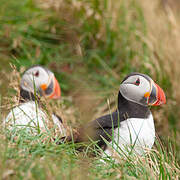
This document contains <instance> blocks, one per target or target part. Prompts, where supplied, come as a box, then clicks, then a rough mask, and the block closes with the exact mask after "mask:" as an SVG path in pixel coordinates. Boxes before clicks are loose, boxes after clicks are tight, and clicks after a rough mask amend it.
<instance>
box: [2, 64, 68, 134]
mask: <svg viewBox="0 0 180 180" xmlns="http://www.w3.org/2000/svg"><path fill="white" fill-rule="evenodd" d="M41 96H44V97H46V98H50V99H59V98H60V96H61V89H60V86H59V83H58V81H57V80H56V78H55V76H54V74H53V73H52V72H51V71H50V70H49V69H47V68H45V67H42V66H39V65H36V66H32V67H30V68H29V69H27V70H26V71H25V72H24V74H23V75H22V79H21V81H20V105H19V106H16V107H15V108H13V109H11V111H10V113H9V114H8V115H7V117H6V119H5V126H6V128H7V129H9V130H10V131H16V130H19V129H25V130H26V131H27V132H30V133H33V134H34V133H35V134H36V133H37V132H40V131H41V130H45V129H47V126H48V125H47V124H48V121H50V119H49V117H48V116H47V114H46V113H45V112H44V111H43V110H42V108H41V103H40V98H41ZM51 118H52V121H53V124H54V125H55V126H57V127H58V129H59V131H60V133H61V134H62V135H64V134H65V130H64V127H63V125H62V120H61V118H60V117H58V116H56V115H55V114H52V115H51Z"/></svg>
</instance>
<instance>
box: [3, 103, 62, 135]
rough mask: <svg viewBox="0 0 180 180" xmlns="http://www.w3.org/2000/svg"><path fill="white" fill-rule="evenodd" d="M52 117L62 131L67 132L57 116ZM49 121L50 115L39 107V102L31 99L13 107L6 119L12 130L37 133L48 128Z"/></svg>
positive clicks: (6, 123)
mask: <svg viewBox="0 0 180 180" xmlns="http://www.w3.org/2000/svg"><path fill="white" fill-rule="evenodd" d="M52 119H53V122H54V125H56V126H57V127H58V128H59V130H60V133H65V130H64V127H63V125H62V123H61V122H60V121H59V120H58V119H57V117H56V116H55V115H52ZM48 121H50V120H49V119H48V116H47V115H46V113H44V112H43V111H42V110H41V109H40V108H39V107H38V104H36V103H35V102H34V101H30V102H27V103H23V104H21V105H19V106H17V107H15V108H13V109H12V110H11V111H10V113H9V114H8V115H7V117H6V119H5V126H6V128H7V129H9V130H11V131H13V130H16V129H25V130H26V131H27V132H31V133H33V134H34V133H35V134H36V133H37V132H38V131H39V130H43V131H44V130H46V129H47V122H48ZM63 135H64V134H63Z"/></svg>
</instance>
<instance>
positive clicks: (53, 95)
mask: <svg viewBox="0 0 180 180" xmlns="http://www.w3.org/2000/svg"><path fill="white" fill-rule="evenodd" d="M41 89H42V90H43V92H44V95H45V96H46V97H48V98H50V99H59V98H60V97H61V88H60V86H59V83H58V81H57V79H56V78H55V76H53V78H52V79H51V82H50V84H49V85H47V84H42V85H41Z"/></svg>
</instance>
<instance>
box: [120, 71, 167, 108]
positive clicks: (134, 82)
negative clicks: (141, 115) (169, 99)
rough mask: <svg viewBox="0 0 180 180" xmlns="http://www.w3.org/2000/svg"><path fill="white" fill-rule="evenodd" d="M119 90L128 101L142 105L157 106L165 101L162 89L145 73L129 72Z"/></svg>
mask: <svg viewBox="0 0 180 180" xmlns="http://www.w3.org/2000/svg"><path fill="white" fill-rule="evenodd" d="M119 91H120V93H121V95H122V96H123V97H124V98H125V99H127V100H128V101H131V102H134V103H137V104H140V105H143V106H147V105H151V106H158V105H161V104H165V103H166V96H165V93H164V91H163V90H162V89H161V88H160V87H159V86H158V85H157V84H156V83H155V82H154V81H153V80H152V79H151V78H150V77H149V76H147V75H145V74H141V73H131V74H129V75H128V76H126V77H125V79H124V80H123V81H122V83H121V85H120V90H119Z"/></svg>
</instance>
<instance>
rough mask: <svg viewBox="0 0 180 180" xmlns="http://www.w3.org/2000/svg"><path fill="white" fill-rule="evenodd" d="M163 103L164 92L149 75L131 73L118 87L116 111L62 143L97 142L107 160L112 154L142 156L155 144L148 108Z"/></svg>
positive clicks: (90, 124) (164, 100)
mask: <svg viewBox="0 0 180 180" xmlns="http://www.w3.org/2000/svg"><path fill="white" fill-rule="evenodd" d="M165 103H166V97H165V93H164V92H163V90H162V89H161V88H160V87H159V86H158V85H157V84H156V83H155V82H154V81H153V80H152V79H151V78H150V77H149V76H148V75H145V74H141V73H137V72H134V73H131V74H129V75H127V76H126V77H125V78H124V80H123V81H122V82H121V84H120V88H119V93H118V107H117V110H116V111H115V112H113V113H111V114H108V115H105V116H102V117H99V118H97V119H96V120H93V121H90V122H89V123H87V124H86V125H84V126H83V127H81V128H79V129H78V130H77V131H76V133H74V134H73V137H72V136H67V137H64V138H62V141H64V142H71V141H73V142H75V143H80V142H81V143H82V142H91V141H92V140H93V141H96V142H97V145H98V147H100V148H101V149H102V150H103V155H105V156H108V157H109V156H113V154H114V151H116V152H118V153H116V154H119V153H120V154H124V153H125V155H127V153H130V152H135V154H138V155H142V154H144V153H145V152H146V150H147V149H151V148H152V146H153V144H154V141H155V127H154V120H153V115H152V113H151V111H150V109H149V107H148V106H159V105H162V104H165Z"/></svg>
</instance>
